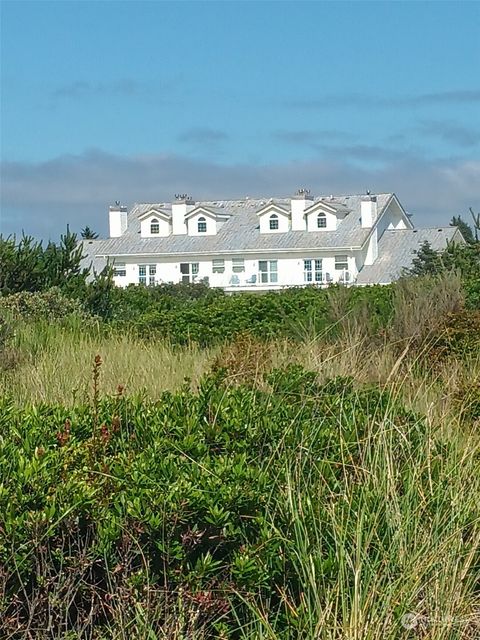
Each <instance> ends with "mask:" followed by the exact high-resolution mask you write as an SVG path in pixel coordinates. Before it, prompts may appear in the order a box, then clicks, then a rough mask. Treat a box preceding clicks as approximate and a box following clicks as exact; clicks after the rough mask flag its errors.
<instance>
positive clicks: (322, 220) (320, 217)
mask: <svg viewBox="0 0 480 640" xmlns="http://www.w3.org/2000/svg"><path fill="white" fill-rule="evenodd" d="M320 223H322V224H320ZM326 228H327V216H326V215H325V214H324V213H321V212H320V213H319V214H318V215H317V229H326Z"/></svg>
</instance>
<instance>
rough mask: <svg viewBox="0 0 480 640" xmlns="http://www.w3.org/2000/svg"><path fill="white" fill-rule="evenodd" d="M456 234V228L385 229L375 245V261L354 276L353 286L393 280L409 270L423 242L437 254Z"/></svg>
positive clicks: (384, 282) (385, 282)
mask: <svg viewBox="0 0 480 640" xmlns="http://www.w3.org/2000/svg"><path fill="white" fill-rule="evenodd" d="M457 233H458V229H457V228H456V227H443V228H436V229H401V230H400V229H399V230H390V229H387V230H386V231H385V232H384V233H383V235H382V237H381V238H380V240H379V242H378V258H377V259H376V261H375V263H374V264H372V265H368V266H365V267H363V269H362V270H361V271H360V273H359V274H358V278H357V284H376V283H379V284H387V283H389V282H392V280H396V279H397V278H399V277H400V276H401V275H402V271H403V269H404V268H409V267H411V265H412V260H413V258H414V257H415V251H418V250H419V249H420V247H421V245H422V244H423V243H424V242H429V243H430V245H431V247H432V249H434V250H435V251H441V250H443V249H445V247H446V246H447V242H451V241H452V240H453V238H454V236H455V234H457Z"/></svg>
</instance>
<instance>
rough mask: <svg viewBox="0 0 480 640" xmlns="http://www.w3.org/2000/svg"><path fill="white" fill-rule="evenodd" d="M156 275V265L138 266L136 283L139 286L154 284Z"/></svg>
mask: <svg viewBox="0 0 480 640" xmlns="http://www.w3.org/2000/svg"><path fill="white" fill-rule="evenodd" d="M156 275H157V265H156V264H139V265H138V282H139V284H145V285H146V284H147V278H148V284H149V285H153V284H155V276H156Z"/></svg>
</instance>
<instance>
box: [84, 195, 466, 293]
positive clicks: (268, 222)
mask: <svg viewBox="0 0 480 640" xmlns="http://www.w3.org/2000/svg"><path fill="white" fill-rule="evenodd" d="M109 223H110V238H108V239H103V240H85V241H84V250H85V253H86V257H85V261H86V263H87V264H88V265H90V266H91V267H92V268H94V269H95V270H96V271H97V272H98V271H99V270H101V269H102V268H103V266H105V265H106V264H107V263H108V264H111V265H113V267H114V273H115V282H116V284H118V285H119V286H126V285H128V284H145V285H152V284H157V283H162V282H198V281H200V280H203V279H206V280H208V282H209V284H210V285H211V286H213V287H222V288H223V289H225V290H227V291H239V290H245V291H260V290H271V289H281V288H283V287H291V286H303V285H308V284H315V285H318V286H327V285H328V284H330V283H335V282H341V283H344V284H349V285H350V284H362V285H364V284H374V283H379V284H386V283H388V282H391V281H392V280H393V279H395V278H397V277H398V276H399V275H400V274H401V272H402V269H403V268H404V267H408V266H410V264H411V262H412V259H413V257H414V256H415V253H414V252H415V250H417V249H418V248H419V247H420V246H421V245H422V244H423V242H425V241H428V242H429V243H430V245H431V246H432V247H433V248H434V249H436V250H440V249H444V248H445V247H446V245H447V243H448V242H455V241H458V242H463V238H462V236H461V234H460V232H459V231H458V230H457V229H456V228H454V227H440V228H434V229H415V228H414V226H413V224H412V221H411V217H410V215H409V214H407V213H406V212H405V210H404V208H403V207H402V205H401V203H400V201H399V200H398V198H397V196H396V195H395V194H394V193H379V194H376V195H373V194H370V193H368V194H367V195H350V196H319V197H313V196H312V195H311V194H310V192H309V191H307V190H305V189H301V190H299V191H298V192H297V193H296V194H295V195H294V196H293V197H291V198H263V199H251V198H245V199H243V200H217V201H208V202H195V201H194V200H192V199H191V198H189V197H188V196H186V195H182V196H176V198H175V201H174V202H173V203H156V204H135V205H134V206H133V207H132V209H131V210H130V211H128V210H127V207H124V206H121V205H120V204H119V203H117V204H115V205H114V206H111V207H110V210H109Z"/></svg>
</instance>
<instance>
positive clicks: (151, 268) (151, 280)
mask: <svg viewBox="0 0 480 640" xmlns="http://www.w3.org/2000/svg"><path fill="white" fill-rule="evenodd" d="M156 275H157V265H156V264H150V265H148V284H150V285H152V284H155V276H156Z"/></svg>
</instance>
